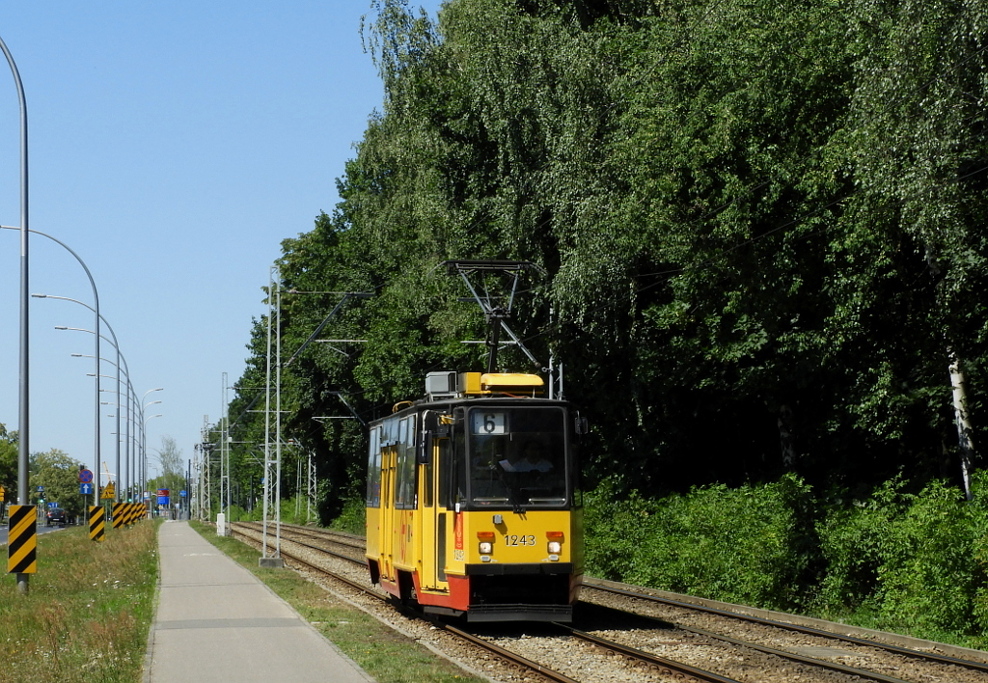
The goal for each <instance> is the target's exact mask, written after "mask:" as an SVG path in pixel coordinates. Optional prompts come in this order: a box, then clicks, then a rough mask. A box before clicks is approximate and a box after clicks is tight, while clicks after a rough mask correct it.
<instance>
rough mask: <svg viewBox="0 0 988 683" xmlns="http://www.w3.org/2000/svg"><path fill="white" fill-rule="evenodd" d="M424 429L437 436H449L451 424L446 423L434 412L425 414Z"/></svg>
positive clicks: (423, 417) (423, 419)
mask: <svg viewBox="0 0 988 683" xmlns="http://www.w3.org/2000/svg"><path fill="white" fill-rule="evenodd" d="M422 429H424V430H425V431H427V432H431V433H432V434H434V435H435V436H449V424H448V423H444V422H443V420H442V417H441V416H440V414H439V413H437V412H435V411H432V410H428V411H426V412H425V413H424V414H423V416H422Z"/></svg>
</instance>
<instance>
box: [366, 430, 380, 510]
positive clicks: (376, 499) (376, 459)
mask: <svg viewBox="0 0 988 683" xmlns="http://www.w3.org/2000/svg"><path fill="white" fill-rule="evenodd" d="M367 507H369V508H377V507H381V428H380V427H375V428H374V429H372V430H371V432H370V451H369V453H368V457H367Z"/></svg>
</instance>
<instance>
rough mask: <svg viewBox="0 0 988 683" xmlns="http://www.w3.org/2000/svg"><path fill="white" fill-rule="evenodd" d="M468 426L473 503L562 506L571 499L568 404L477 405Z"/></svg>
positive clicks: (469, 414) (492, 505)
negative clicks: (567, 421)
mask: <svg viewBox="0 0 988 683" xmlns="http://www.w3.org/2000/svg"><path fill="white" fill-rule="evenodd" d="M465 426H466V429H465V431H466V432H467V434H466V440H467V455H468V459H469V460H468V462H469V465H470V478H469V486H470V491H469V499H470V502H471V504H472V505H473V506H485V507H502V508H503V507H519V506H524V507H532V506H535V507H538V506H547V507H559V506H563V505H565V504H566V503H567V500H568V498H567V481H568V477H567V469H568V463H567V458H566V453H567V441H566V429H565V411H564V410H563V409H561V408H557V407H553V406H544V407H542V406H539V407H523V408H521V407H507V406H491V407H489V408H488V407H474V408H472V409H471V410H470V411H469V413H468V415H467V420H466V425H465Z"/></svg>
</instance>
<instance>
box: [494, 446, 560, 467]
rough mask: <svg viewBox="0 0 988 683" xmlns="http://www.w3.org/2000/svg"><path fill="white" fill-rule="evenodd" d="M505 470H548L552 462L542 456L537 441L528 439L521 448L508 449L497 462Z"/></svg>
mask: <svg viewBox="0 0 988 683" xmlns="http://www.w3.org/2000/svg"><path fill="white" fill-rule="evenodd" d="M498 464H499V465H500V466H501V469H503V470H504V471H505V472H549V471H550V470H552V463H551V462H549V461H548V460H546V459H545V458H543V457H542V450H541V448H540V447H539V444H538V442H536V441H528V442H527V443H525V445H524V447H522V448H521V449H516V450H514V451H510V452H509V453H508V456H507V457H506V458H505V459H504V460H501V461H499V462H498Z"/></svg>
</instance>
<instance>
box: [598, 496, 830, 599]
mask: <svg viewBox="0 0 988 683" xmlns="http://www.w3.org/2000/svg"><path fill="white" fill-rule="evenodd" d="M612 494H613V492H612V491H610V490H608V487H607V486H602V487H600V488H598V490H597V491H594V492H593V493H592V494H591V495H590V496H588V499H589V501H590V505H589V506H588V515H587V525H588V526H587V539H588V540H587V560H588V566H589V571H590V572H591V573H594V574H597V575H600V576H606V577H607V578H614V579H620V580H624V581H628V582H631V583H635V584H640V585H645V586H652V587H655V588H662V589H666V590H672V591H678V592H684V593H690V594H694V595H699V596H703V597H708V598H712V599H717V600H726V601H730V602H743V603H746V604H752V605H761V606H769V607H779V608H783V607H792V606H796V605H798V604H799V603H800V602H801V600H802V598H801V596H802V595H803V593H804V592H803V590H802V589H803V583H802V580H803V578H804V575H805V573H806V571H807V568H808V567H809V566H810V560H811V557H810V553H811V552H812V548H813V543H812V540H813V539H812V520H810V519H808V518H807V513H808V511H809V510H811V509H812V507H811V506H810V505H809V501H810V487H809V486H808V485H806V484H804V483H803V482H802V481H801V480H799V479H798V478H797V477H794V476H786V477H784V478H783V479H781V480H780V481H778V482H775V483H771V484H765V485H760V486H753V485H750V486H743V487H740V488H737V489H729V488H728V487H726V486H724V485H720V484H718V485H713V486H709V487H704V488H695V489H693V490H691V492H690V493H689V494H687V495H684V496H680V495H674V496H671V497H669V498H665V499H663V500H662V501H646V500H642V499H640V498H638V497H637V495H632V496H631V497H630V498H629V499H628V500H627V501H615V500H614V499H613V498H612V497H611V496H612Z"/></svg>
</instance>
